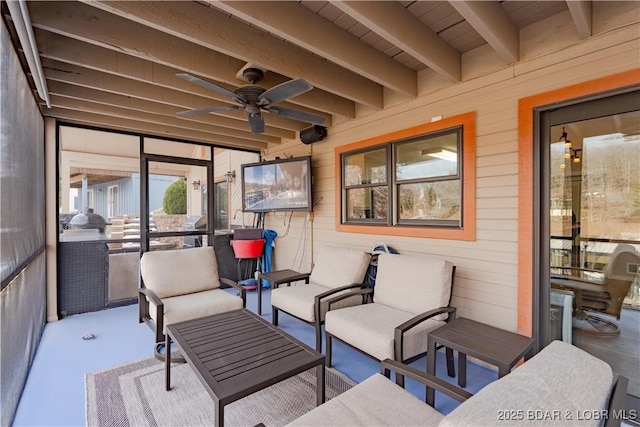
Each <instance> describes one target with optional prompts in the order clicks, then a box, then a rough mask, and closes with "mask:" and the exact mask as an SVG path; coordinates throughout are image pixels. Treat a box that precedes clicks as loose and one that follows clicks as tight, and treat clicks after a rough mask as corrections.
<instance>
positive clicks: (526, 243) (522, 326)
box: [518, 69, 640, 336]
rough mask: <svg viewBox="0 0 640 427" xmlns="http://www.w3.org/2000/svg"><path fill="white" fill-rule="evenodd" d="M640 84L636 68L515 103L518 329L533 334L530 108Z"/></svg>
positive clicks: (531, 134) (531, 138)
mask: <svg viewBox="0 0 640 427" xmlns="http://www.w3.org/2000/svg"><path fill="white" fill-rule="evenodd" d="M636 84H640V69H635V70H630V71H626V72H623V73H620V74H614V75H612V76H608V77H603V78H600V79H596V80H592V81H588V82H584V83H579V84H576V85H573V86H568V87H565V88H561V89H556V90H552V91H549V92H545V93H541V94H538V95H533V96H530V97H527V98H522V99H520V100H519V102H518V147H519V148H518V153H519V154H518V168H519V177H518V332H519V333H521V334H524V335H528V336H532V334H533V263H532V259H533V239H534V235H533V203H534V200H533V147H534V144H533V131H534V129H533V118H534V109H536V108H538V107H541V106H544V105H549V104H552V103H555V102H565V101H568V100H571V99H575V98H579V97H581V96H588V95H592V94H595V93H599V92H605V91H609V90H613V89H617V88H622V87H625V86H631V85H636Z"/></svg>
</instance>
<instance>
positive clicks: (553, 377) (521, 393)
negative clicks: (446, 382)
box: [441, 341, 614, 427]
mask: <svg viewBox="0 0 640 427" xmlns="http://www.w3.org/2000/svg"><path fill="white" fill-rule="evenodd" d="M571 368H573V369H571ZM613 380H614V377H613V372H612V371H611V367H610V366H609V365H608V364H606V363H605V362H603V361H602V360H600V359H597V358H595V357H593V356H591V355H590V354H588V353H587V352H585V351H583V350H581V349H579V348H577V347H575V346H572V345H570V344H567V343H564V342H562V341H554V342H552V343H551V344H549V345H548V346H547V347H545V348H544V349H543V350H542V351H541V352H540V353H539V354H538V355H536V356H535V357H533V358H532V359H530V360H528V361H527V362H525V363H524V364H523V365H522V366H520V367H518V368H516V369H515V370H514V371H513V372H512V373H510V374H509V375H507V376H505V377H503V378H501V379H500V380H498V381H495V382H493V383H491V384H489V385H488V386H486V387H484V388H483V389H482V390H480V391H479V392H478V393H477V394H475V395H474V396H473V397H471V398H470V399H469V400H467V401H466V402H465V403H464V404H462V405H460V406H458V407H457V408H456V409H454V410H453V411H452V412H451V413H450V414H449V415H447V417H446V418H445V419H444V420H443V422H442V424H441V425H442V426H451V427H453V426H456V427H459V426H496V425H500V426H511V425H514V424H517V425H518V426H543V425H544V426H550V425H565V426H566V425H574V426H600V425H602V421H603V420H602V419H601V418H598V417H596V416H593V415H595V414H597V413H598V411H600V410H604V409H606V408H607V405H608V397H609V394H610V390H611V387H612V384H613ZM500 413H502V414H505V413H506V414H512V416H513V417H517V418H518V420H517V421H514V419H513V418H511V419H504V417H503V418H502V419H500V417H498V414H500ZM544 415H546V416H547V417H548V418H543V416H544ZM579 418H581V419H579Z"/></svg>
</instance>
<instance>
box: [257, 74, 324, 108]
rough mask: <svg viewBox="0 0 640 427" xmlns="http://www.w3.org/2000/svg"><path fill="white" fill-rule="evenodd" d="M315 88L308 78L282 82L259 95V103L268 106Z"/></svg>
mask: <svg viewBox="0 0 640 427" xmlns="http://www.w3.org/2000/svg"><path fill="white" fill-rule="evenodd" d="M311 89H313V86H311V85H310V84H309V83H308V82H307V81H306V80H303V79H295V80H289V81H288V82H284V83H280V84H279V85H277V86H274V87H272V88H271V89H268V90H266V91H265V92H264V93H263V94H262V95H260V96H259V97H258V105H261V106H266V105H270V104H275V103H277V102H280V101H284V100H285V99H289V98H293V97H294V96H298V95H301V94H303V93H305V92H307V91H309V90H311Z"/></svg>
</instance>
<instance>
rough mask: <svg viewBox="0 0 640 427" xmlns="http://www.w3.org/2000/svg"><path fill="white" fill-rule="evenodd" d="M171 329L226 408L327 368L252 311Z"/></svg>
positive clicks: (315, 354)
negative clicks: (238, 401) (267, 389)
mask: <svg viewBox="0 0 640 427" xmlns="http://www.w3.org/2000/svg"><path fill="white" fill-rule="evenodd" d="M167 328H168V329H169V331H170V335H171V337H172V338H173V340H174V341H175V342H176V343H177V344H178V346H179V347H180V348H181V350H182V353H183V355H184V357H185V359H186V360H187V362H189V363H190V364H191V365H192V367H193V368H194V370H195V372H196V374H197V375H198V377H199V378H200V380H201V381H202V382H203V383H204V384H205V385H207V387H205V388H207V389H208V390H209V392H210V393H211V394H212V396H213V397H214V398H215V399H216V400H219V401H220V403H222V404H225V403H229V402H232V401H235V400H237V399H239V398H241V397H244V396H247V395H249V394H251V393H254V392H256V391H258V390H261V389H263V388H265V387H268V386H270V385H272V384H275V383H277V382H279V381H282V380H284V379H286V378H289V377H291V376H293V375H296V374H298V373H301V372H304V371H306V370H307V369H310V368H312V367H316V366H318V365H319V364H324V356H323V355H322V354H321V353H318V352H316V351H315V350H314V349H312V348H311V347H308V346H307V345H306V344H304V343H302V342H300V341H298V340H297V339H295V338H293V337H291V336H289V335H287V334H284V333H283V332H282V331H280V330H279V329H277V328H276V327H274V326H273V325H271V324H270V323H268V322H266V321H264V320H263V319H262V318H260V317H258V316H256V315H255V314H253V313H252V312H250V311H248V310H237V311H231V312H227V313H222V314H216V315H213V316H208V317H203V318H200V319H197V320H190V321H186V322H180V323H175V324H172V325H169V326H167Z"/></svg>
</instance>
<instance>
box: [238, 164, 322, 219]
mask: <svg viewBox="0 0 640 427" xmlns="http://www.w3.org/2000/svg"><path fill="white" fill-rule="evenodd" d="M312 208H313V204H312V200H311V157H310V156H307V157H295V158H290V159H281V160H272V161H268V162H261V163H248V164H244V165H242V210H243V211H245V212H274V211H311V210H312Z"/></svg>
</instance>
